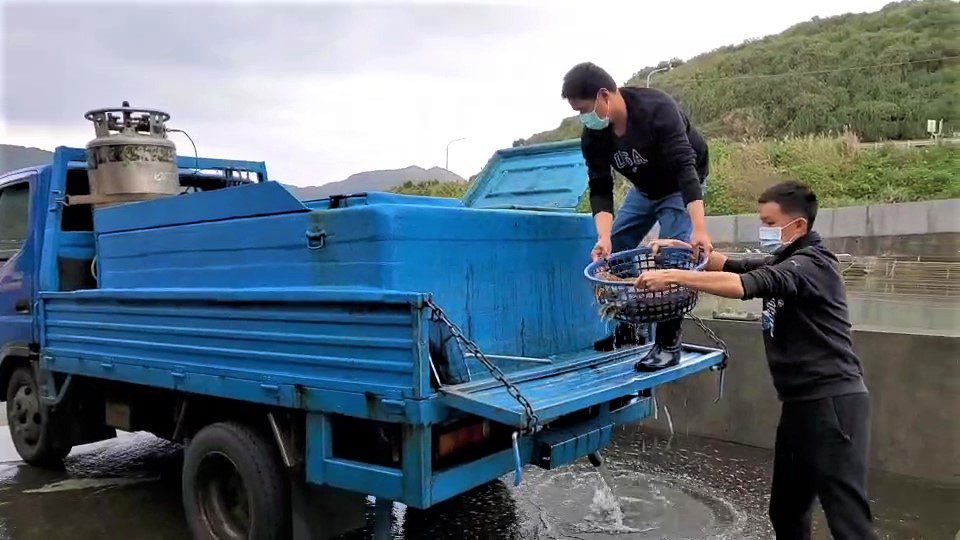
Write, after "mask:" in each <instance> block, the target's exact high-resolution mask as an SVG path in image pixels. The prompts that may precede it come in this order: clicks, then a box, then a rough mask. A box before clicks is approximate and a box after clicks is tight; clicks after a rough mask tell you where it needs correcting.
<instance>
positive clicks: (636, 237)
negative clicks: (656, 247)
mask: <svg viewBox="0 0 960 540" xmlns="http://www.w3.org/2000/svg"><path fill="white" fill-rule="evenodd" d="M658 221H659V222H660V238H672V239H674V240H683V241H684V242H689V241H690V233H692V232H693V223H692V222H691V221H690V215H689V214H687V209H686V207H685V206H684V204H683V197H681V196H680V194H679V193H674V194H673V195H670V196H668V197H664V198H662V199H660V200H656V201H651V200H650V199H648V198H647V196H646V195H644V194H643V193H640V192H639V191H637V190H636V189H635V188H634V189H631V190H630V192H629V193H627V198H626V199H625V200H624V201H623V205H622V206H621V207H620V210H618V211H617V217H616V218H614V220H613V234H612V236H611V238H610V241H611V243H612V244H613V245H612V247H613V252H614V253H616V252H618V251H626V250H628V249H633V248H635V247H637V246H638V245H639V244H640V242H641V241H643V237H644V236H646V235H647V233H648V232H650V229H652V228H653V224H654V223H655V222H658Z"/></svg>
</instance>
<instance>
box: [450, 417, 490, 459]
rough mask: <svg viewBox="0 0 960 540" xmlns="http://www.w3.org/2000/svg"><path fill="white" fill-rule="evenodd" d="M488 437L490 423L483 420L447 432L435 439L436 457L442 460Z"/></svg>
mask: <svg viewBox="0 0 960 540" xmlns="http://www.w3.org/2000/svg"><path fill="white" fill-rule="evenodd" d="M488 437H490V422H489V421H487V420H484V421H482V422H480V423H477V424H469V425H466V426H462V427H458V428H456V429H453V430H451V431H448V432H446V433H444V434H442V435H440V436H439V437H437V457H440V458H443V457H446V456H449V455H451V454H453V453H455V452H456V451H457V450H460V449H462V448H464V447H467V446H470V445H472V444H476V443H479V442H482V441H484V440H486V439H487V438H488Z"/></svg>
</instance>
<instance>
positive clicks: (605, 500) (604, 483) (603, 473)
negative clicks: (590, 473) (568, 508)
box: [583, 463, 639, 534]
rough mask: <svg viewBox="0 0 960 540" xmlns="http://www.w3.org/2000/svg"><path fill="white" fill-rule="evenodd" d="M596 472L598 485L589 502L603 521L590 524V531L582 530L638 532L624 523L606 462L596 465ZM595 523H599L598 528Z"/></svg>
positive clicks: (621, 508) (615, 532)
mask: <svg viewBox="0 0 960 540" xmlns="http://www.w3.org/2000/svg"><path fill="white" fill-rule="evenodd" d="M596 470H597V474H599V475H600V486H599V487H598V488H597V490H596V491H594V493H593V501H592V502H591V504H590V508H591V510H593V511H594V512H596V513H598V514H599V515H600V516H602V517H603V518H604V519H603V523H597V522H596V521H595V522H594V523H593V524H592V525H593V527H591V528H590V529H591V530H590V531H583V532H601V531H602V532H606V533H614V534H626V533H635V532H639V531H637V529H634V528H632V527H629V526H627V525H626V524H624V522H623V520H624V514H623V507H622V506H621V504H620V498H619V497H617V493H616V491H614V489H615V486H616V484H615V483H614V481H613V476H612V475H611V474H610V470H609V469H607V464H606V463H600V465H599V466H597V467H596ZM596 525H600V527H599V530H598V528H597V527H596Z"/></svg>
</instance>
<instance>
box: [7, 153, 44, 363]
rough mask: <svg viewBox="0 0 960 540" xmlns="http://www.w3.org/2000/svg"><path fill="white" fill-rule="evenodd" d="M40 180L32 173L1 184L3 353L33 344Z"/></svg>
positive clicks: (9, 179)
mask: <svg viewBox="0 0 960 540" xmlns="http://www.w3.org/2000/svg"><path fill="white" fill-rule="evenodd" d="M36 178H37V175H36V173H33V172H31V173H28V174H26V175H19V176H14V177H12V178H9V177H8V178H5V179H2V180H0V350H2V349H3V348H5V347H7V346H8V345H14V344H16V345H27V344H29V343H30V342H31V341H32V325H33V315H32V313H31V311H32V309H33V270H34V255H35V253H34V251H35V248H34V242H33V241H31V234H30V206H31V204H30V191H31V186H32V185H34V184H35V179H36Z"/></svg>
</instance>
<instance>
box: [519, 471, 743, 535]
mask: <svg viewBox="0 0 960 540" xmlns="http://www.w3.org/2000/svg"><path fill="white" fill-rule="evenodd" d="M597 472H600V471H599V469H598V470H597ZM527 481H528V482H529V484H528V486H529V487H528V488H520V489H518V492H519V493H518V494H517V495H518V497H517V499H518V501H517V502H518V504H519V505H520V506H521V507H522V506H524V505H525V503H529V504H530V505H531V506H532V508H533V512H532V513H534V514H538V515H539V516H538V519H539V521H540V522H541V523H543V522H546V523H549V524H550V527H549V528H550V529H552V531H550V532H552V533H554V534H556V533H559V534H560V535H567V536H576V537H577V538H583V539H599V538H609V537H611V536H615V537H617V538H627V539H648V538H650V539H652V538H721V537H726V538H735V537H737V531H738V530H739V529H740V527H741V526H742V518H741V515H740V512H739V511H738V510H737V509H736V508H735V507H734V506H733V504H731V503H730V502H729V501H727V500H726V499H723V498H722V497H719V496H717V495H714V494H713V493H711V492H709V491H708V490H706V489H705V488H702V487H701V486H698V485H695V484H692V483H690V482H689V481H685V480H682V479H679V478H671V477H669V476H659V475H650V474H638V473H636V472H633V471H616V472H615V473H613V474H611V472H610V471H606V470H604V471H603V472H601V474H600V475H598V474H596V472H594V470H593V468H592V467H591V466H589V465H587V466H574V467H571V468H570V469H564V470H560V471H553V472H546V471H545V472H539V471H531V472H530V473H528V474H527ZM608 482H609V487H608V485H607V483H608ZM541 532H547V531H541ZM546 536H550V535H549V534H548V535H546Z"/></svg>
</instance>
